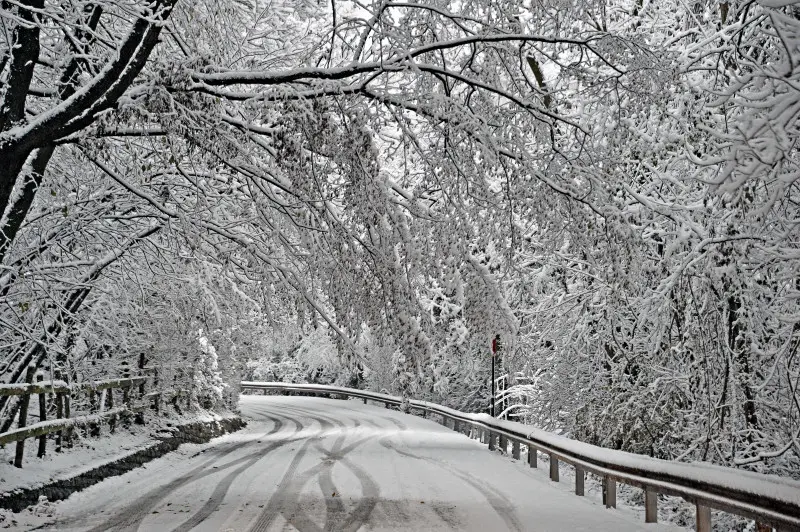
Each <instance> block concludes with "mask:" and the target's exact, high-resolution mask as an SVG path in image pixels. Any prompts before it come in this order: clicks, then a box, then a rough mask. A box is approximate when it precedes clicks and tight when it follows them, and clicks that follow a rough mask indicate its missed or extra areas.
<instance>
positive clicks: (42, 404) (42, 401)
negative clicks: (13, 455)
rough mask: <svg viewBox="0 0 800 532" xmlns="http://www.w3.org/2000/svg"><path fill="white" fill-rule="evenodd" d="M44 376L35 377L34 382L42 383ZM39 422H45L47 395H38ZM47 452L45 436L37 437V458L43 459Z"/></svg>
mask: <svg viewBox="0 0 800 532" xmlns="http://www.w3.org/2000/svg"><path fill="white" fill-rule="evenodd" d="M43 380H44V375H42V374H41V373H40V374H39V375H37V376H36V382H42V381H43ZM39 421H40V422H41V421H47V394H46V393H40V394H39ZM46 452H47V434H42V435H41V436H39V450H38V451H37V452H36V457H37V458H43V457H44V455H45V453H46Z"/></svg>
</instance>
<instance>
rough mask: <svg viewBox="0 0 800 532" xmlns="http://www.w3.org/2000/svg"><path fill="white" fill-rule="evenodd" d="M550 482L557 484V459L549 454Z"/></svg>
mask: <svg viewBox="0 0 800 532" xmlns="http://www.w3.org/2000/svg"><path fill="white" fill-rule="evenodd" d="M550 480H552V481H553V482H558V458H556V456H555V455H554V454H553V453H550Z"/></svg>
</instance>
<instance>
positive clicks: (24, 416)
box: [14, 366, 36, 468]
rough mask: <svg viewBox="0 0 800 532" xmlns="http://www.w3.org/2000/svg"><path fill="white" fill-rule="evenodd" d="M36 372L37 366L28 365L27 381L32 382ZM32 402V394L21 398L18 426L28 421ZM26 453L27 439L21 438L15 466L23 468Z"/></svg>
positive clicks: (15, 456)
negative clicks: (23, 458) (29, 407)
mask: <svg viewBox="0 0 800 532" xmlns="http://www.w3.org/2000/svg"><path fill="white" fill-rule="evenodd" d="M35 373H36V368H34V367H33V366H28V369H27V372H26V373H25V382H26V383H28V384H30V383H32V382H33V375H34V374H35ZM30 402H31V396H30V394H27V393H26V394H25V395H23V396H22V397H21V398H20V400H19V421H18V422H17V426H18V427H19V428H22V427H24V426H25V424H26V423H27V422H28V405H29V404H30ZM24 454H25V440H24V439H22V440H19V441H18V442H17V448H16V452H15V453H14V467H19V468H22V457H23V456H24Z"/></svg>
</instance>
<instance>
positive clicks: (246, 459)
mask: <svg viewBox="0 0 800 532" xmlns="http://www.w3.org/2000/svg"><path fill="white" fill-rule="evenodd" d="M275 415H276V416H280V417H283V418H284V419H285V420H289V421H293V422H295V425H296V430H295V432H294V433H291V434H289V435H288V436H290V437H291V436H292V435H294V434H297V433H298V432H300V431H301V430H302V429H303V426H302V424H300V423H298V422H296V421H295V420H291V419H290V418H288V417H285V416H281V415H280V414H275ZM265 417H267V419H269V420H271V421H273V423H274V426H273V427H272V428H271V429H270V430H269V431H267V432H266V433H264V434H263V435H262V436H261V438H266V437H269V436H272V435H274V434H277V433H278V432H279V431H280V430H281V429H282V428H283V427H284V426H285V423H284V422H283V421H282V420H281V419H280V418H279V417H273V416H271V415H267V416H265ZM291 441H293V440H291V439H289V440H286V441H283V442H276V443H275V444H273V445H274V447H272V448H270V449H269V450H267V451H266V452H265V451H264V450H263V449H258V450H256V451H253V452H251V453H249V454H247V455H245V456H243V457H240V458H238V459H234V460H232V461H230V462H227V463H225V464H223V465H219V466H214V467H213V468H212V469H209V466H210V465H211V464H212V463H213V462H216V461H217V460H218V457H217V456H214V457H212V458H209V459H208V460H206V461H204V462H203V463H202V464H200V465H199V466H197V467H195V468H194V469H192V470H191V471H189V472H188V473H186V474H184V475H182V476H180V477H178V478H176V479H174V480H172V481H171V482H169V483H168V484H167V485H165V486H161V487H159V488H156V489H154V490H152V491H151V492H150V493H147V494H145V495H143V496H140V497H139V498H138V499H136V500H135V501H133V502H132V503H131V504H130V505H129V506H128V507H127V508H126V509H124V510H123V511H122V512H121V513H119V514H117V515H116V516H114V517H112V518H111V519H109V520H107V521H106V522H105V523H103V524H101V525H98V526H96V527H94V528H92V529H90V532H103V531H106V530H115V531H123V530H136V529H138V527H139V525H140V523H141V522H142V521H143V520H144V519H145V517H147V515H148V514H149V513H150V511H151V510H152V508H153V507H155V506H157V505H158V504H159V503H160V502H162V501H163V500H164V499H165V498H166V497H167V496H168V495H169V494H171V493H173V492H174V491H176V490H177V489H179V488H181V487H183V486H185V485H186V484H189V483H191V482H195V481H197V480H201V479H203V478H205V477H207V476H210V475H213V474H216V473H219V472H221V471H224V470H225V469H229V468H231V467H235V466H236V465H238V464H244V465H247V466H249V465H250V462H251V461H254V460H253V459H254V458H255V460H259V459H261V458H263V457H264V456H265V455H266V454H268V453H269V452H271V451H273V450H275V449H277V448H278V447H280V446H282V445H285V444H287V443H289V442H291ZM250 443H252V441H244V442H238V443H235V444H232V445H230V446H226V447H227V448H226V449H225V455H227V454H229V453H231V452H234V451H236V450H238V449H240V448H242V447H244V446H246V445H248V444H250ZM214 454H217V453H214ZM238 469H239V470H241V471H240V474H241V472H242V471H243V470H244V469H246V467H241V468H238ZM215 491H216V490H215ZM226 491H227V489H226ZM223 496H224V494H223ZM201 511H202V510H201ZM212 511H213V510H212ZM190 519H191V518H190Z"/></svg>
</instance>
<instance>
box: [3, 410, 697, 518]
mask: <svg viewBox="0 0 800 532" xmlns="http://www.w3.org/2000/svg"><path fill="white" fill-rule="evenodd" d="M241 406H242V413H243V414H244V415H245V416H247V417H249V418H251V419H252V421H250V424H249V425H248V427H247V428H246V429H244V430H242V431H239V432H237V433H234V434H230V435H227V436H223V437H221V438H217V439H216V440H214V441H212V442H210V443H208V444H205V445H186V446H182V447H181V448H180V449H179V450H178V451H176V452H174V453H171V454H170V455H167V456H165V457H163V458H160V459H157V460H154V461H153V462H150V463H149V464H147V465H146V466H145V467H143V468H141V469H137V470H135V471H132V472H130V473H127V474H125V475H122V476H120V477H115V478H112V479H108V480H106V481H104V482H102V483H100V484H98V485H96V486H93V487H91V488H89V489H87V490H85V491H83V492H81V493H77V494H75V495H73V496H72V497H70V498H69V499H68V500H66V501H63V502H60V503H56V504H43V505H40V506H39V507H38V508H36V509H35V511H33V512H31V511H29V512H24V513H22V514H19V515H18V516H16V519H17V523H16V525H15V528H17V529H23V530H27V529H34V528H37V529H40V530H93V531H101V530H137V529H138V530H153V531H156V530H157V531H161V530H164V531H169V530H171V531H188V530H209V531H210V530H214V531H216V530H224V531H240V530H250V531H269V530H295V529H297V530H301V531H317V530H351V531H355V530H404V531H405V530H475V531H481V532H489V531H499V530H536V531H544V530H593V531H623V532H624V531H629V530H647V531H652V532H656V531H663V530H682V529H677V528H676V527H673V526H668V525H645V524H644V523H643V521H642V518H641V516H640V513H639V512H637V511H635V510H631V509H625V508H622V509H619V510H607V509H605V508H604V507H603V506H602V505H601V504H600V502H599V501H598V500H597V498H596V497H593V496H592V494H589V495H590V496H589V497H576V496H575V495H573V494H572V493H571V488H572V486H571V485H568V484H566V483H560V484H556V483H553V482H551V481H550V480H549V479H548V476H547V474H546V472H545V470H544V469H540V470H532V469H530V468H528V467H527V464H524V463H522V462H518V461H514V460H510V459H509V458H507V457H503V456H499V455H498V454H496V453H491V452H488V451H487V450H486V449H485V447H484V446H483V445H481V444H480V443H478V442H476V441H473V440H470V439H469V438H467V437H466V436H464V435H461V434H458V433H455V432H453V431H451V430H448V429H446V428H444V427H442V426H440V425H438V424H436V423H433V422H431V421H428V420H425V419H421V418H418V417H414V416H410V415H406V414H403V413H400V412H396V411H391V410H386V409H384V408H381V407H377V406H371V405H363V404H361V403H360V402H356V401H337V400H329V399H320V398H310V397H260V396H243V397H242V403H241Z"/></svg>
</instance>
